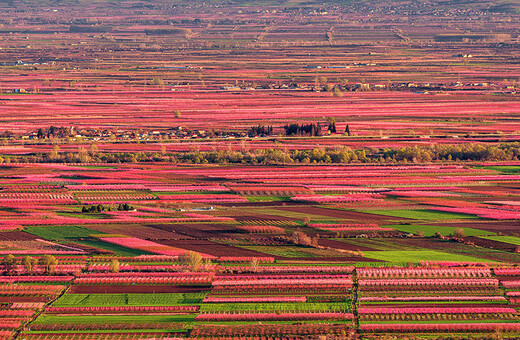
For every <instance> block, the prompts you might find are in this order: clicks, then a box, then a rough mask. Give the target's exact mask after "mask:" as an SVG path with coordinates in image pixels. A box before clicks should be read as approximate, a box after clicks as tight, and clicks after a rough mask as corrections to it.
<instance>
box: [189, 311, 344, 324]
mask: <svg viewBox="0 0 520 340" xmlns="http://www.w3.org/2000/svg"><path fill="white" fill-rule="evenodd" d="M353 318H354V315H353V314H352V313H249V314H242V313H240V314H239V313H211V314H210V313H208V314H199V315H197V316H196V317H195V320H196V321H216V322H220V321H292V320H302V321H303V320H351V319H353Z"/></svg>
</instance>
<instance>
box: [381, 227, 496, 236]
mask: <svg viewBox="0 0 520 340" xmlns="http://www.w3.org/2000/svg"><path fill="white" fill-rule="evenodd" d="M385 227H386V228H393V229H395V230H399V231H402V232H405V233H411V234H417V233H418V232H422V233H423V235H424V236H427V237H430V236H434V235H435V233H437V232H439V233H441V234H442V235H443V236H449V235H453V233H454V231H455V229H457V228H454V227H442V226H429V225H385ZM462 229H463V230H464V234H465V235H466V236H481V235H495V233H494V232H491V231H486V230H479V229H473V228H462Z"/></svg>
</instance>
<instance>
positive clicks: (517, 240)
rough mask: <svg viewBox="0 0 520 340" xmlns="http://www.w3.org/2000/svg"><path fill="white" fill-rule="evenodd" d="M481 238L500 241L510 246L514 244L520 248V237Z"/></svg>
mask: <svg viewBox="0 0 520 340" xmlns="http://www.w3.org/2000/svg"><path fill="white" fill-rule="evenodd" d="M480 238H485V239H486V240H492V241H499V242H504V243H509V244H514V245H517V246H520V237H515V236H481V237H480Z"/></svg>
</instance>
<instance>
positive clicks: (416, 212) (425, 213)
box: [363, 210, 478, 220]
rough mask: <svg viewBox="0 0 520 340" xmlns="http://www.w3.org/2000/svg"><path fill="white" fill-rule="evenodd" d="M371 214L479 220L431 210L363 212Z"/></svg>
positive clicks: (415, 218)
mask: <svg viewBox="0 0 520 340" xmlns="http://www.w3.org/2000/svg"><path fill="white" fill-rule="evenodd" d="M363 212H366V213H369V214H377V215H384V216H392V217H401V218H411V219H414V220H458V219H478V217H477V216H474V215H466V214H457V213H451V212H444V211H430V210H369V211H363Z"/></svg>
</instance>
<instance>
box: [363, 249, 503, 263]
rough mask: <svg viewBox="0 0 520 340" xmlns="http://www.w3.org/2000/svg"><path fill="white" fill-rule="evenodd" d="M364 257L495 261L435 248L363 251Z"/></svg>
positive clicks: (415, 260)
mask: <svg viewBox="0 0 520 340" xmlns="http://www.w3.org/2000/svg"><path fill="white" fill-rule="evenodd" d="M363 255H364V256H365V257H368V258H371V259H376V260H382V261H387V262H394V263H403V262H413V263H419V262H421V261H458V262H495V261H491V260H487V259H481V258H478V257H472V256H466V255H459V254H450V253H444V252H441V251H436V250H389V251H364V252H363Z"/></svg>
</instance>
